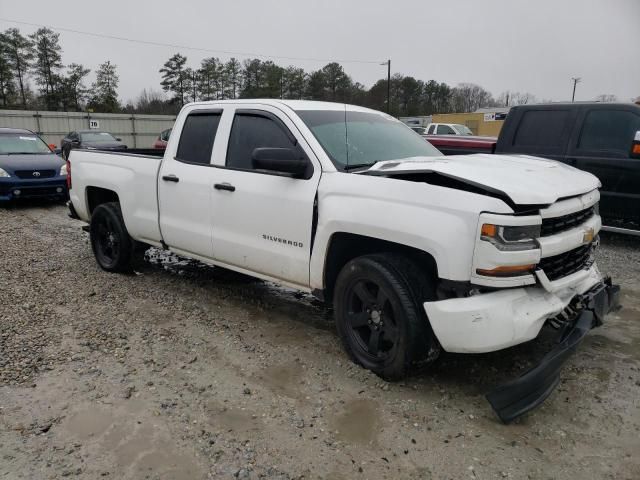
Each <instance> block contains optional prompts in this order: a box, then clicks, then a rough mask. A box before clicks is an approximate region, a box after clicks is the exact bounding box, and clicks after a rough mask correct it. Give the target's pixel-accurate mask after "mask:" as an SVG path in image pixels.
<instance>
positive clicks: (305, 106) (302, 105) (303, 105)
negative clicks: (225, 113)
mask: <svg viewBox="0 0 640 480" xmlns="http://www.w3.org/2000/svg"><path fill="white" fill-rule="evenodd" d="M225 103H229V104H242V103H254V104H255V103H261V104H265V105H273V106H278V105H286V106H287V107H289V108H291V109H292V110H342V109H343V108H344V106H345V105H347V107H348V109H349V110H355V111H360V110H361V111H370V112H378V110H372V109H370V108H366V107H360V106H358V105H351V104H348V103H344V102H320V101H316V100H281V99H279V98H242V99H235V100H212V101H207V102H195V103H190V104H188V105H220V104H225ZM185 106H186V105H185ZM378 113H380V112H378Z"/></svg>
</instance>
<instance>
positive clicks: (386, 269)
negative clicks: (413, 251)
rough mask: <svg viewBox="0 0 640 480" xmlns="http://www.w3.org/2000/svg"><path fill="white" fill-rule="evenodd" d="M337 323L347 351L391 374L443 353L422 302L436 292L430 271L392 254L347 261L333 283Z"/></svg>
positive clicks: (365, 364)
mask: <svg viewBox="0 0 640 480" xmlns="http://www.w3.org/2000/svg"><path fill="white" fill-rule="evenodd" d="M334 292H335V293H334V312H335V319H336V326H337V329H338V333H339V335H340V338H341V339H342V342H343V344H344V346H345V349H346V350H347V353H348V354H349V356H350V357H351V358H352V359H353V361H355V362H356V363H359V364H360V365H362V366H363V367H365V368H367V369H369V370H372V371H373V372H374V373H376V374H377V375H379V376H381V377H382V378H385V379H388V380H397V379H400V378H403V377H405V376H406V375H407V374H408V373H409V372H410V370H411V367H413V366H416V365H417V364H425V363H430V362H431V361H433V360H435V359H436V358H437V356H438V354H439V353H440V345H439V343H438V341H437V339H436V338H435V336H434V334H433V332H432V330H431V327H430V325H429V321H428V319H427V316H426V313H425V312H424V308H423V306H422V302H424V301H427V300H431V299H434V298H435V289H434V288H433V285H432V281H431V279H430V278H429V276H428V274H426V273H425V272H423V271H419V270H418V269H417V268H416V267H415V265H414V264H413V263H412V262H411V261H409V260H408V259H406V258H404V257H401V256H398V255H393V254H377V255H365V256H362V257H358V258H355V259H354V260H351V261H350V262H349V263H347V264H346V265H345V266H344V268H343V269H342V271H341V272H340V274H339V275H338V278H337V280H336V284H335V289H334Z"/></svg>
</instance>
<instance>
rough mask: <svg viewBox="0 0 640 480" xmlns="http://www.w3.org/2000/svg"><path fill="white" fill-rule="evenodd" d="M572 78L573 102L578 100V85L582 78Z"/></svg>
mask: <svg viewBox="0 0 640 480" xmlns="http://www.w3.org/2000/svg"><path fill="white" fill-rule="evenodd" d="M571 80H573V95H571V102H572V103H573V102H575V101H576V85H577V84H579V83H580V80H582V79H581V78H580V77H571Z"/></svg>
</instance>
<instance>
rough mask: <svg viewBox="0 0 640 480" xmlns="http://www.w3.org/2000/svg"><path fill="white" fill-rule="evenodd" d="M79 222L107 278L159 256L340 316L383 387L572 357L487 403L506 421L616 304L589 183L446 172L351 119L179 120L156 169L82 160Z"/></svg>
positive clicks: (523, 169)
mask: <svg viewBox="0 0 640 480" xmlns="http://www.w3.org/2000/svg"><path fill="white" fill-rule="evenodd" d="M68 172H69V177H68V184H69V187H70V198H71V202H70V209H71V215H72V216H73V217H75V218H79V219H81V220H83V221H85V222H89V223H90V226H89V231H90V237H91V245H92V247H93V251H94V253H95V257H96V259H97V262H98V264H99V265H100V266H101V267H102V268H103V269H105V270H107V271H114V272H122V271H127V270H129V269H130V268H131V262H132V260H133V258H134V256H135V255H136V252H139V251H140V250H141V249H140V248H139V247H140V246H142V247H146V246H148V245H153V246H156V247H160V248H164V249H169V250H171V251H173V252H175V253H177V254H180V255H184V256H186V257H190V258H194V259H198V260H201V261H203V262H206V263H209V264H213V265H217V266H222V267H225V268H228V269H232V270H236V271H238V272H242V273H245V274H249V275H252V276H255V277H258V278H262V279H265V280H270V281H273V282H277V283H280V284H283V285H286V286H289V287H294V288H296V289H299V290H302V291H305V292H311V293H312V294H314V295H316V296H317V297H319V298H321V299H324V300H325V301H327V302H329V303H332V304H333V307H334V312H335V320H336V324H337V330H338V332H339V335H340V337H341V339H342V341H343V343H344V346H345V348H346V350H347V352H348V353H349V354H350V356H351V357H352V358H353V360H354V361H356V362H358V363H360V364H361V365H363V366H364V367H366V368H369V369H371V370H373V371H374V372H376V373H377V374H379V375H380V376H382V377H384V378H388V379H395V378H399V377H402V376H403V375H405V374H406V373H407V372H408V371H409V370H410V369H411V367H412V366H415V365H417V364H426V363H429V362H431V361H433V360H434V359H435V358H436V357H437V356H438V354H439V353H440V351H441V350H445V351H448V352H463V353H479V352H490V351H494V350H499V349H504V348H506V347H510V346H512V345H516V344H519V343H522V342H526V341H528V340H531V339H533V338H535V337H536V336H537V335H538V333H539V332H540V330H541V329H542V327H543V326H544V325H547V324H548V325H551V326H554V327H556V328H559V329H560V330H561V332H562V338H561V342H560V343H559V344H558V346H556V347H555V348H554V349H553V350H552V351H551V352H549V353H548V354H547V356H546V357H545V358H544V359H543V361H542V362H541V363H540V364H539V365H538V366H537V367H535V368H534V369H532V370H531V371H529V372H528V373H526V374H525V375H523V376H522V377H520V378H518V379H516V380H515V381H512V382H510V383H507V384H505V385H503V386H500V387H498V388H497V389H496V390H494V391H492V392H490V393H489V395H488V399H489V401H490V403H491V405H492V406H493V408H494V410H495V411H496V412H497V414H498V415H499V416H500V418H501V419H502V420H503V421H510V420H512V419H513V418H515V417H517V416H518V415H520V414H522V413H524V412H526V411H528V410H530V409H531V408H533V407H535V406H536V405H538V404H539V403H540V402H542V401H543V400H544V399H545V398H546V396H548V394H549V393H550V392H551V391H552V390H553V388H554V387H555V385H556V383H557V382H558V379H559V371H560V368H561V365H562V363H563V361H564V360H565V358H566V357H567V356H568V355H569V354H570V353H571V352H572V351H573V350H574V349H575V346H576V345H577V343H578V342H579V341H580V340H581V339H582V337H583V336H584V335H585V334H586V332H587V331H588V330H589V329H590V328H592V327H593V326H597V325H599V324H600V323H601V322H602V319H603V317H604V315H605V314H606V313H607V312H608V311H609V310H610V309H611V308H612V307H614V306H615V305H616V304H617V297H618V288H617V286H615V285H612V284H611V281H610V279H608V278H603V276H602V275H601V274H600V273H599V271H598V269H597V267H596V265H595V263H594V261H593V250H594V248H595V247H596V246H597V244H598V231H599V230H600V226H601V223H600V217H599V215H598V199H599V193H598V187H599V182H598V180H597V178H596V177H594V176H593V175H591V174H589V173H585V172H582V171H579V170H576V169H574V168H572V167H569V166H567V165H564V164H561V163H556V162H554V161H550V160H542V159H538V158H533V157H525V156H499V155H469V156H458V157H443V156H442V155H441V154H440V152H439V151H438V150H436V149H435V148H434V147H432V146H431V145H430V144H429V143H428V142H426V141H424V140H423V139H422V138H421V137H420V136H419V135H417V134H416V133H414V132H412V131H411V129H409V128H408V127H407V126H405V125H404V124H402V123H401V122H399V121H398V120H396V119H394V118H392V117H390V116H388V115H386V114H383V113H381V112H377V111H373V110H369V109H365V108H360V107H356V106H350V105H344V104H338V103H323V102H310V101H279V100H231V101H220V102H202V103H193V104H189V105H186V106H185V107H184V108H183V109H182V111H181V112H180V115H179V116H178V118H177V120H176V123H175V126H174V130H173V134H172V135H171V138H170V139H169V142H168V145H167V148H166V151H165V152H164V157H163V158H158V157H155V156H151V155H137V154H135V153H114V152H100V151H95V150H94V151H83V150H73V151H72V152H71V155H70V158H69V165H68Z"/></svg>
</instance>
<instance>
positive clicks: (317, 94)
mask: <svg viewBox="0 0 640 480" xmlns="http://www.w3.org/2000/svg"><path fill="white" fill-rule="evenodd" d="M326 85H327V81H326V78H325V76H324V72H323V71H322V70H316V71H315V72H311V74H310V75H309V80H308V82H307V89H306V90H307V93H306V97H307V98H308V99H309V100H327V98H326V96H325V95H326Z"/></svg>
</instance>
